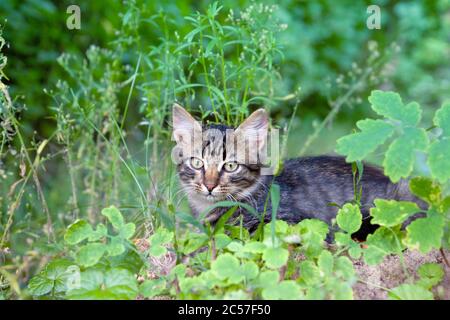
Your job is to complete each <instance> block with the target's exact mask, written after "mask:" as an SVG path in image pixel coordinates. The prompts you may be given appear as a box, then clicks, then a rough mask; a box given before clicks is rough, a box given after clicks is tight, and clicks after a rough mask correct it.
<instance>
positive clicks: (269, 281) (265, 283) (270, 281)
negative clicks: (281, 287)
mask: <svg viewBox="0 0 450 320" xmlns="http://www.w3.org/2000/svg"><path fill="white" fill-rule="evenodd" d="M278 278H280V274H279V273H278V272H277V271H273V270H270V271H263V272H261V273H260V275H259V278H258V286H259V287H261V288H267V287H272V286H275V285H276V284H277V283H278Z"/></svg>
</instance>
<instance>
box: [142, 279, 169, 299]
mask: <svg viewBox="0 0 450 320" xmlns="http://www.w3.org/2000/svg"><path fill="white" fill-rule="evenodd" d="M164 290H166V280H165V279H163V278H158V279H152V280H145V281H144V282H143V283H142V284H141V285H140V286H139V292H140V293H141V294H142V295H143V296H144V297H145V298H153V297H154V296H157V295H160V294H161V293H163V292H164Z"/></svg>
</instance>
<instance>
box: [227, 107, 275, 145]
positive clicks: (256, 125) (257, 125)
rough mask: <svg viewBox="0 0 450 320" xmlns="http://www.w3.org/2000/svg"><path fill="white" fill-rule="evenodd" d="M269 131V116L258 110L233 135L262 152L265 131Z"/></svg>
mask: <svg viewBox="0 0 450 320" xmlns="http://www.w3.org/2000/svg"><path fill="white" fill-rule="evenodd" d="M268 130H269V115H268V114H267V112H266V110H264V109H262V108H261V109H258V110H256V111H255V112H253V113H252V114H251V115H250V116H249V117H248V118H247V119H245V120H244V122H242V123H241V125H240V126H239V127H238V128H237V129H236V131H235V133H236V134H237V135H238V136H240V138H244V139H246V140H248V141H249V142H250V145H255V146H256V145H257V146H258V149H259V150H262V149H263V148H264V147H265V145H266V141H267V131H268Z"/></svg>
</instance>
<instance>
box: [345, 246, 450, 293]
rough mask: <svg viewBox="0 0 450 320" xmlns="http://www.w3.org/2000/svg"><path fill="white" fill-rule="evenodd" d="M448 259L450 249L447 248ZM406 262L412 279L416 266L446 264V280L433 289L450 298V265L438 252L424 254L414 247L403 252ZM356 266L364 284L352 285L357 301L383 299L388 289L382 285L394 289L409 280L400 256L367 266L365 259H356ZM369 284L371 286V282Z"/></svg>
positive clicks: (415, 276)
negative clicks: (431, 263)
mask: <svg viewBox="0 0 450 320" xmlns="http://www.w3.org/2000/svg"><path fill="white" fill-rule="evenodd" d="M445 255H446V257H447V260H448V259H450V252H449V251H445ZM403 257H404V265H405V268H406V270H407V272H408V273H409V274H410V275H411V277H412V278H413V280H417V279H418V277H417V274H416V271H417V269H418V268H419V267H420V266H421V265H422V264H424V263H429V262H434V263H438V264H440V265H442V266H443V268H444V271H445V275H444V279H443V281H442V282H441V283H440V284H439V285H438V286H436V287H435V288H434V290H433V291H434V293H435V298H437V299H441V300H450V268H449V267H448V266H447V265H446V263H445V261H444V258H443V256H442V254H441V253H440V252H439V251H431V252H430V253H428V254H422V253H420V252H418V251H415V250H406V251H405V252H404V253H403ZM354 267H355V270H356V272H357V274H358V278H359V279H362V280H364V282H365V283H362V282H358V283H356V284H355V285H354V286H353V292H354V298H355V299H358V300H384V299H387V292H386V290H384V289H381V288H380V287H383V288H388V289H391V288H394V287H396V286H399V285H400V284H402V283H405V282H407V281H408V275H407V274H405V270H404V267H403V266H402V263H401V260H400V257H399V256H396V255H391V256H387V257H386V258H385V259H384V261H383V262H382V263H381V264H379V265H376V266H368V265H367V264H365V263H364V262H363V261H361V260H358V261H354ZM369 284H370V285H369Z"/></svg>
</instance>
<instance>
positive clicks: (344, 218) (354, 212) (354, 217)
mask: <svg viewBox="0 0 450 320" xmlns="http://www.w3.org/2000/svg"><path fill="white" fill-rule="evenodd" d="M336 222H337V224H338V226H339V228H341V229H342V230H344V231H346V232H348V233H350V234H352V233H354V232H356V231H358V230H359V228H360V227H361V224H362V214H361V211H360V210H359V207H358V206H357V205H355V204H351V203H346V204H345V205H344V206H343V207H342V208H341V209H339V211H338V214H337V216H336Z"/></svg>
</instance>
